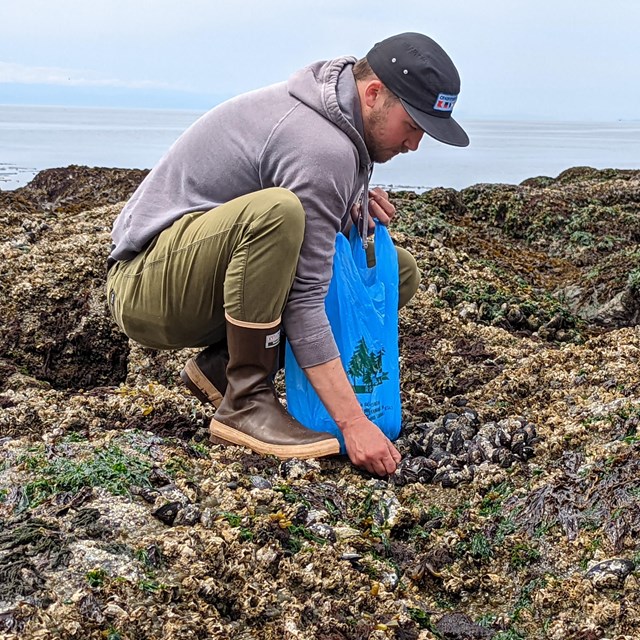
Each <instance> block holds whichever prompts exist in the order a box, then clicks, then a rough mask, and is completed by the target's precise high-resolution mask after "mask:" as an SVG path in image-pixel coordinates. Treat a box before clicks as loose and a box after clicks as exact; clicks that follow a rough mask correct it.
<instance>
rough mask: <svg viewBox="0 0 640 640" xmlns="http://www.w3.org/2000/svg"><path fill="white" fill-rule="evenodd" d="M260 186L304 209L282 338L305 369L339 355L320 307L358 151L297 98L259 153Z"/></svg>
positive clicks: (350, 197)
mask: <svg viewBox="0 0 640 640" xmlns="http://www.w3.org/2000/svg"><path fill="white" fill-rule="evenodd" d="M259 164H260V173H261V182H262V186H263V188H267V187H272V186H277V187H284V188H286V189H289V190H291V191H293V193H295V194H296V196H298V198H299V199H300V201H301V203H302V206H303V207H304V210H305V214H306V224H305V232H304V240H303V243H302V248H301V251H300V258H299V260H298V267H297V270H296V275H295V279H294V282H293V285H292V288H291V291H290V294H289V298H288V301H287V305H286V307H285V310H284V314H283V323H284V328H285V331H286V333H287V339H288V340H289V342H290V344H291V348H292V349H293V352H294V354H295V356H296V359H297V360H298V363H299V364H300V366H301V367H302V368H303V369H304V368H308V367H312V366H314V365H318V364H323V363H324V362H327V361H329V360H332V359H333V358H336V357H338V356H339V352H338V348H337V346H336V343H335V340H334V338H333V333H332V331H331V327H330V325H329V321H328V320H327V316H326V313H325V309H324V299H325V296H326V294H327V290H328V288H329V282H330V280H331V275H332V267H333V254H334V248H335V240H336V234H337V233H338V232H339V231H340V228H341V224H342V220H343V219H344V218H345V217H346V215H347V211H348V207H349V205H350V202H352V200H353V194H354V192H355V190H356V185H357V180H358V156H357V152H356V149H355V147H354V145H353V144H352V143H351V141H350V140H349V138H348V137H347V136H346V135H345V133H344V132H342V131H341V130H340V129H339V128H338V127H336V126H335V125H334V124H332V123H331V122H329V121H328V120H326V119H325V118H323V117H322V116H321V115H319V114H318V113H315V112H314V111H312V110H311V109H309V108H307V107H306V106H304V105H303V104H301V103H298V104H297V105H296V106H294V107H293V108H292V109H291V110H290V111H289V112H288V114H287V115H286V116H285V117H284V118H283V119H282V120H281V121H280V122H279V123H278V125H277V126H276V127H275V128H274V130H273V132H272V134H271V136H270V137H269V139H268V141H267V143H266V145H265V147H264V149H263V151H262V153H261V156H260V163H259Z"/></svg>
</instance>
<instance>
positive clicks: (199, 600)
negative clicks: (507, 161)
mask: <svg viewBox="0 0 640 640" xmlns="http://www.w3.org/2000/svg"><path fill="white" fill-rule="evenodd" d="M143 176H144V172H136V171H126V170H118V169H89V168H86V167H68V168H66V169H57V170H51V171H45V172H42V173H41V174H38V176H36V178H35V179H34V180H33V181H32V182H31V183H30V184H29V185H28V186H27V187H24V188H22V189H18V190H16V191H14V192H2V191H0V253H1V256H0V257H1V258H2V265H3V266H2V269H1V270H0V294H1V295H2V300H3V304H2V306H1V307H0V637H2V638H42V639H45V638H46V639H49V638H64V639H67V638H77V639H83V640H84V639H88V640H93V639H96V640H98V639H103V638H109V639H110V640H116V639H117V638H121V639H125V638H126V639H132V640H133V639H136V640H137V639H154V640H155V639H164V638H166V639H169V638H171V639H174V638H178V639H180V638H185V639H186V638H229V637H234V638H239V639H245V638H247V639H248V638H274V639H275V638H277V639H281V638H287V639H294V638H302V639H306V638H309V639H312V638H328V639H331V640H334V639H336V640H337V639H362V638H403V639H418V638H419V639H435V638H494V639H497V640H515V639H519V638H527V639H528V638H532V639H537V638H540V639H542V638H549V639H558V640H561V639H565V638H568V639H575V640H587V639H592V638H596V639H597V638H608V637H611V638H613V637H615V638H635V637H637V630H638V628H640V614H638V611H640V602H639V599H640V595H639V594H640V590H639V589H638V573H637V566H638V562H639V561H640V545H639V543H638V540H640V455H639V454H640V432H639V426H640V367H639V365H638V362H639V357H640V330H639V329H638V326H637V324H638V319H639V311H638V309H639V308H640V305H639V304H638V291H640V252H639V251H638V240H639V239H640V172H635V171H615V170H605V171H597V170H594V169H589V168H574V169H570V170H568V171H566V172H564V173H563V174H561V175H560V176H558V177H557V178H547V177H539V178H532V179H530V180H527V181H525V182H524V183H523V184H522V185H518V186H515V185H475V186H473V187H469V188H468V189H463V190H462V191H459V192H458V191H454V190H451V189H433V190H431V191H429V192H427V193H425V194H422V195H416V194H413V193H408V192H398V193H395V194H393V198H394V202H395V204H396V206H397V207H398V219H397V223H396V225H395V227H394V229H393V233H394V238H395V240H396V242H397V243H398V244H400V245H401V246H405V247H407V248H408V249H409V250H411V251H412V252H413V253H414V255H415V256H416V258H417V260H418V263H419V266H420V268H421V271H422V273H423V283H422V285H421V289H420V291H419V292H418V294H417V295H416V297H415V299H414V300H413V301H412V302H411V303H410V304H409V305H408V307H407V308H405V309H404V310H403V311H402V312H401V320H400V322H401V327H400V339H401V358H402V363H401V365H402V366H401V369H402V380H401V388H402V394H403V430H402V434H401V438H400V439H399V441H398V448H399V450H400V451H401V453H402V454H403V461H402V463H401V465H400V466H399V468H398V470H397V472H396V473H395V474H394V475H393V476H392V477H390V478H385V479H380V478H372V477H370V476H368V475H367V474H365V473H361V472H359V471H358V470H356V469H354V468H353V467H351V466H350V465H349V463H348V462H347V461H346V460H345V459H342V458H333V459H323V460H318V461H316V460H306V461H298V460H291V461H287V462H280V461H279V460H276V459H274V458H269V457H261V456H257V455H255V454H252V453H250V452H248V451H246V450H244V449H241V448H237V447H228V448H223V447H220V446H218V445H211V444H209V442H208V440H207V426H208V421H209V419H210V417H211V412H210V411H208V410H207V409H204V408H203V407H202V406H201V405H199V403H198V402H197V401H196V400H195V399H194V398H193V397H192V396H191V395H190V394H189V393H188V391H186V390H185V389H184V388H183V387H182V386H181V385H180V383H179V376H178V373H179V371H180V369H181V367H182V364H183V363H184V361H185V360H186V358H187V357H189V356H190V355H191V353H192V352H190V351H187V350H185V351H182V352H154V351H151V350H147V349H143V348H141V347H140V346H138V345H136V344H134V343H130V342H129V341H127V340H126V339H125V338H124V337H123V336H121V335H120V334H119V332H118V331H117V329H115V327H114V326H113V323H112V322H111V320H110V319H109V317H108V314H107V309H106V306H105V301H104V280H105V269H104V261H105V259H106V255H107V253H108V247H109V229H110V227H111V223H112V221H113V219H114V218H115V216H116V215H117V213H118V211H119V210H120V208H121V206H122V201H123V200H125V199H126V198H127V197H128V196H129V195H130V194H131V193H132V191H133V190H134V189H135V187H136V186H137V184H138V183H139V182H140V180H141V179H142V177H143ZM278 385H279V389H280V390H282V381H281V380H279V381H278Z"/></svg>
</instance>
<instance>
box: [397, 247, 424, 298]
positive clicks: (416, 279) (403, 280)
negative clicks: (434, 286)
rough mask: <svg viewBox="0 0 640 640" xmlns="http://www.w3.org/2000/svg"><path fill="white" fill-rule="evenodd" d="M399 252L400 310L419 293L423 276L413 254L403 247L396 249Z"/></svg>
mask: <svg viewBox="0 0 640 640" xmlns="http://www.w3.org/2000/svg"><path fill="white" fill-rule="evenodd" d="M396 250H397V252H398V279H399V292H398V308H401V307H404V306H405V305H406V304H407V302H409V300H411V298H413V296H414V295H415V294H416V291H418V287H419V286H420V280H421V279H422V276H421V274H420V269H418V263H417V262H416V259H415V258H414V257H413V255H412V254H411V253H409V252H408V251H407V250H406V249H403V248H402V247H396Z"/></svg>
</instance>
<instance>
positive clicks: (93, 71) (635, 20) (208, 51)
mask: <svg viewBox="0 0 640 640" xmlns="http://www.w3.org/2000/svg"><path fill="white" fill-rule="evenodd" d="M639 28H640V0H608V1H607V2H603V1H602V0H575V1H574V0H484V1H481V2H473V1H472V0H446V1H442V0H441V1H440V2H432V1H431V0H409V1H403V0H387V1H386V2H379V1H377V0H368V1H367V2H365V1H361V0H352V1H349V0H342V1H340V2H338V1H334V0H326V1H317V2H308V1H306V0H295V1H294V0H244V1H243V0H236V1H233V2H221V1H217V2H216V1H208V2H207V1H205V0H10V1H8V0H0V104H7V103H9V104H11V103H13V104H20V103H22V104H24V103H34V104H53V103H55V104H69V105H73V104H79V103H82V104H88V103H89V104H94V105H95V106H101V105H105V106H145V107H180V108H186V109H189V108H196V109H202V108H205V107H206V106H208V105H210V106H212V105H213V103H215V102H217V101H220V100H222V99H224V98H227V97H230V96H232V95H234V94H236V93H238V92H242V91H247V90H250V89H253V88H257V87H260V86H263V85H266V84H270V83H272V82H277V81H279V80H283V79H285V78H286V77H287V76H288V75H289V74H290V73H291V72H292V71H294V70H295V69H297V68H299V67H301V66H304V65H305V64H307V63H309V62H312V61H314V60H320V59H327V58H331V57H335V56H338V55H342V54H351V55H356V56H362V55H364V54H365V53H366V52H367V51H368V49H369V48H370V47H371V46H372V45H373V44H374V43H375V42H376V41H378V40H381V39H383V38H385V37H387V36H389V35H391V34H394V33H399V32H402V31H421V32H423V33H426V34H427V35H429V36H431V37H433V38H434V39H435V40H437V41H438V42H439V43H440V44H441V45H442V46H443V47H444V49H445V50H446V51H447V52H448V53H449V55H450V56H451V57H452V58H453V60H454V62H455V63H456V65H457V67H458V69H459V71H460V75H461V78H462V91H461V94H460V98H459V100H458V104H457V106H456V116H457V118H458V119H459V120H464V119H465V118H467V119H471V118H473V119H476V118H504V117H507V118H521V119H531V118H534V119H556V120H602V121H615V120H619V119H623V120H638V119H640V44H638V43H639V42H640V36H639V35H638V30H639Z"/></svg>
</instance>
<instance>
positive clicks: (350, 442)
mask: <svg viewBox="0 0 640 640" xmlns="http://www.w3.org/2000/svg"><path fill="white" fill-rule="evenodd" d="M342 435H343V436H344V443H345V446H346V448H347V454H348V455H349V460H351V462H352V463H353V465H354V466H356V467H360V468H362V469H366V470H367V471H368V472H369V473H372V474H374V475H377V476H387V475H390V474H392V473H393V472H394V471H395V470H396V467H397V466H398V463H399V462H400V460H401V459H402V456H401V455H400V453H399V452H398V450H397V449H396V448H395V447H394V446H393V444H392V443H391V440H389V438H387V437H386V436H385V435H384V433H382V431H380V429H379V428H378V427H377V426H376V425H375V424H374V423H373V422H371V421H369V419H368V418H367V417H366V416H364V415H363V416H362V417H361V418H358V419H357V420H354V421H353V422H352V423H350V424H349V426H345V427H344V428H343V429H342Z"/></svg>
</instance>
